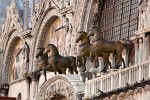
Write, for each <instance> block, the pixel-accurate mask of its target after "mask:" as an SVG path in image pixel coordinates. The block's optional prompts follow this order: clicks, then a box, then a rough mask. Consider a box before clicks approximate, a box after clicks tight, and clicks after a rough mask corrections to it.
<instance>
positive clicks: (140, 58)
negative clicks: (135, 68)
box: [139, 37, 143, 63]
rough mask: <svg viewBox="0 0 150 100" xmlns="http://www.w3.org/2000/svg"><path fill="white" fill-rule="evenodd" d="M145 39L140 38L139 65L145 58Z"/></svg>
mask: <svg viewBox="0 0 150 100" xmlns="http://www.w3.org/2000/svg"><path fill="white" fill-rule="evenodd" d="M142 55H143V38H142V37H140V38H139V63H141V62H142V58H143V56H142Z"/></svg>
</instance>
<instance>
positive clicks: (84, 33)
mask: <svg viewBox="0 0 150 100" xmlns="http://www.w3.org/2000/svg"><path fill="white" fill-rule="evenodd" d="M78 33H80V34H79V36H78V37H77V39H76V43H78V42H79V41H80V40H82V39H84V38H87V33H86V32H85V31H78Z"/></svg>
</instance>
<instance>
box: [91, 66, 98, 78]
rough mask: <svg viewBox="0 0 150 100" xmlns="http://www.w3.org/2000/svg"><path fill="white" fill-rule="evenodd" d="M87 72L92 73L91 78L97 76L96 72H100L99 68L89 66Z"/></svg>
mask: <svg viewBox="0 0 150 100" xmlns="http://www.w3.org/2000/svg"><path fill="white" fill-rule="evenodd" d="M89 72H92V73H93V79H94V78H96V77H97V75H96V74H97V73H99V72H100V70H99V69H98V68H90V70H89Z"/></svg>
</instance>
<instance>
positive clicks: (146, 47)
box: [143, 36, 149, 62]
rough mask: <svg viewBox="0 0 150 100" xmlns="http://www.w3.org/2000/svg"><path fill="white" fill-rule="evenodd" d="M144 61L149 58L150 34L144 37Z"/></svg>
mask: <svg viewBox="0 0 150 100" xmlns="http://www.w3.org/2000/svg"><path fill="white" fill-rule="evenodd" d="M143 51H144V53H143V62H144V61H147V60H148V58H149V36H147V37H145V38H144V39H143Z"/></svg>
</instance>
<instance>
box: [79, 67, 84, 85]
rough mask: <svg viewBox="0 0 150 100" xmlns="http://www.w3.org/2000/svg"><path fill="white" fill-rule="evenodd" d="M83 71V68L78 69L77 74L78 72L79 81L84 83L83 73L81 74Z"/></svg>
mask: <svg viewBox="0 0 150 100" xmlns="http://www.w3.org/2000/svg"><path fill="white" fill-rule="evenodd" d="M83 70H84V68H83V67H81V68H78V72H79V73H78V75H79V76H80V81H83V82H84V76H83V74H84V72H83Z"/></svg>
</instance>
